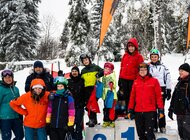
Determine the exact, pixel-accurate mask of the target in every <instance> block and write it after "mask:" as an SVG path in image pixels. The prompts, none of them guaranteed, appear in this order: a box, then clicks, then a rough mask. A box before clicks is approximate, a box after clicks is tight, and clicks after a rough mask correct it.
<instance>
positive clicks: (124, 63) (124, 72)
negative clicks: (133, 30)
mask: <svg viewBox="0 0 190 140" xmlns="http://www.w3.org/2000/svg"><path fill="white" fill-rule="evenodd" d="M128 43H132V44H134V46H135V48H136V49H135V52H134V53H133V54H129V52H128V51H126V52H125V54H124V56H123V58H122V60H121V68H120V74H119V78H123V79H127V80H135V79H136V78H137V75H138V66H139V64H140V63H142V62H143V61H144V59H143V57H142V55H141V54H139V53H138V43H137V40H136V39H135V38H131V39H130V40H129V41H128ZM128 43H127V44H128Z"/></svg>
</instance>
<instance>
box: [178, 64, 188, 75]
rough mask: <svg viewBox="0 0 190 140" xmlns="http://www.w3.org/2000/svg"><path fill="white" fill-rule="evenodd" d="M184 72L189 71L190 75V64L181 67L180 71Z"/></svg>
mask: <svg viewBox="0 0 190 140" xmlns="http://www.w3.org/2000/svg"><path fill="white" fill-rule="evenodd" d="M180 69H181V70H184V71H187V72H189V73H190V66H189V64H188V63H184V64H182V65H181V66H180V67H179V70H180Z"/></svg>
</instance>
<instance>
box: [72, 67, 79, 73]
mask: <svg viewBox="0 0 190 140" xmlns="http://www.w3.org/2000/svg"><path fill="white" fill-rule="evenodd" d="M73 70H76V71H78V73H80V70H79V68H78V67H77V66H74V67H72V69H71V71H73Z"/></svg>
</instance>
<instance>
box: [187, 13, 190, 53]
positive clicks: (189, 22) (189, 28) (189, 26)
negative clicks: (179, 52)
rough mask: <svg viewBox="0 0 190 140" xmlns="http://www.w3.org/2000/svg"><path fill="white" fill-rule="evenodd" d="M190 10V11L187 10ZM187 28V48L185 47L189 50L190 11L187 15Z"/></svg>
mask: <svg viewBox="0 0 190 140" xmlns="http://www.w3.org/2000/svg"><path fill="white" fill-rule="evenodd" d="M189 10H190V9H189ZM188 15H189V16H188V27H187V46H186V49H189V47H190V46H189V45H190V11H189V14H188Z"/></svg>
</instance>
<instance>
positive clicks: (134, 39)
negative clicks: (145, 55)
mask: <svg viewBox="0 0 190 140" xmlns="http://www.w3.org/2000/svg"><path fill="white" fill-rule="evenodd" d="M129 43H132V44H133V45H134V46H135V48H136V50H138V47H139V45H138V41H137V39H136V38H130V39H129V41H128V42H127V46H128V44H129Z"/></svg>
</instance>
